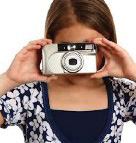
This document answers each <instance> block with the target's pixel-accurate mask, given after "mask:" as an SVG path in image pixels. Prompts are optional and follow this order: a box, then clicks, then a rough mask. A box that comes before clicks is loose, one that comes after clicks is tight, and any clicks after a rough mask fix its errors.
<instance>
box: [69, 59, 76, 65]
mask: <svg viewBox="0 0 136 143" xmlns="http://www.w3.org/2000/svg"><path fill="white" fill-rule="evenodd" d="M76 64H77V60H76V59H70V60H69V65H76Z"/></svg>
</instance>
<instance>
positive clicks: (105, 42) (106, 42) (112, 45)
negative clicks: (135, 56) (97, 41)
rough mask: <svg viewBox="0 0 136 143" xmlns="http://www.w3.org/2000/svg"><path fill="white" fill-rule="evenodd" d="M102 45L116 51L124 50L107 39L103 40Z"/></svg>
mask: <svg viewBox="0 0 136 143" xmlns="http://www.w3.org/2000/svg"><path fill="white" fill-rule="evenodd" d="M102 43H104V44H106V45H107V46H109V47H112V49H114V50H116V51H122V48H121V47H120V46H119V45H117V44H116V43H114V42H112V41H109V40H107V39H106V38H103V39H102Z"/></svg>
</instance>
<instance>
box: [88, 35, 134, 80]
mask: <svg viewBox="0 0 136 143" xmlns="http://www.w3.org/2000/svg"><path fill="white" fill-rule="evenodd" d="M87 42H93V43H94V44H97V45H98V47H99V50H100V52H102V53H103V55H104V56H105V65H104V67H103V68H102V69H100V70H99V71H97V72H96V73H94V74H91V76H90V77H91V78H101V77H105V76H113V77H117V78H128V79H130V80H133V77H136V63H135V62H134V61H133V60H132V58H131V57H130V55H129V53H128V52H127V51H126V50H125V49H123V48H121V47H120V46H119V45H117V44H116V43H114V42H112V41H109V40H107V39H106V38H94V39H88V40H87ZM134 75H135V76H134Z"/></svg>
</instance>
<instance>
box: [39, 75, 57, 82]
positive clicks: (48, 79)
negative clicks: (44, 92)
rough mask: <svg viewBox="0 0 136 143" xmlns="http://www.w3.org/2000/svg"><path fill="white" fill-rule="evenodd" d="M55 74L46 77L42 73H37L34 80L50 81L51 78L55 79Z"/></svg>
mask: <svg viewBox="0 0 136 143" xmlns="http://www.w3.org/2000/svg"><path fill="white" fill-rule="evenodd" d="M57 78H58V77H57V76H52V77H47V76H44V75H38V76H37V78H36V81H43V82H50V81H51V80H56V79H57Z"/></svg>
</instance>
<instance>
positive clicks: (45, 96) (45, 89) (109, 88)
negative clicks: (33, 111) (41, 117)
mask: <svg viewBox="0 0 136 143" xmlns="http://www.w3.org/2000/svg"><path fill="white" fill-rule="evenodd" d="M109 78H112V77H110V76H108V77H102V79H103V81H104V84H105V87H106V90H107V98H108V117H107V122H106V126H105V128H104V130H103V131H102V133H101V135H100V136H99V137H98V138H97V140H96V141H95V142H93V143H99V142H102V141H103V139H104V137H105V136H106V134H107V133H108V131H109V130H110V127H111V122H112V118H113V109H114V108H113V88H112V85H111V83H110V81H109ZM41 86H42V95H43V104H44V111H45V114H46V119H47V121H48V122H49V124H50V126H51V128H52V131H53V132H54V133H55V135H56V136H57V138H58V139H59V140H60V141H61V143H71V142H70V141H69V140H68V139H67V138H66V137H65V136H64V135H63V133H61V131H60V130H59V128H58V127H57V124H56V123H55V120H54V119H53V116H52V113H51V109H50V105H49V97H48V86H47V83H46V82H41Z"/></svg>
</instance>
